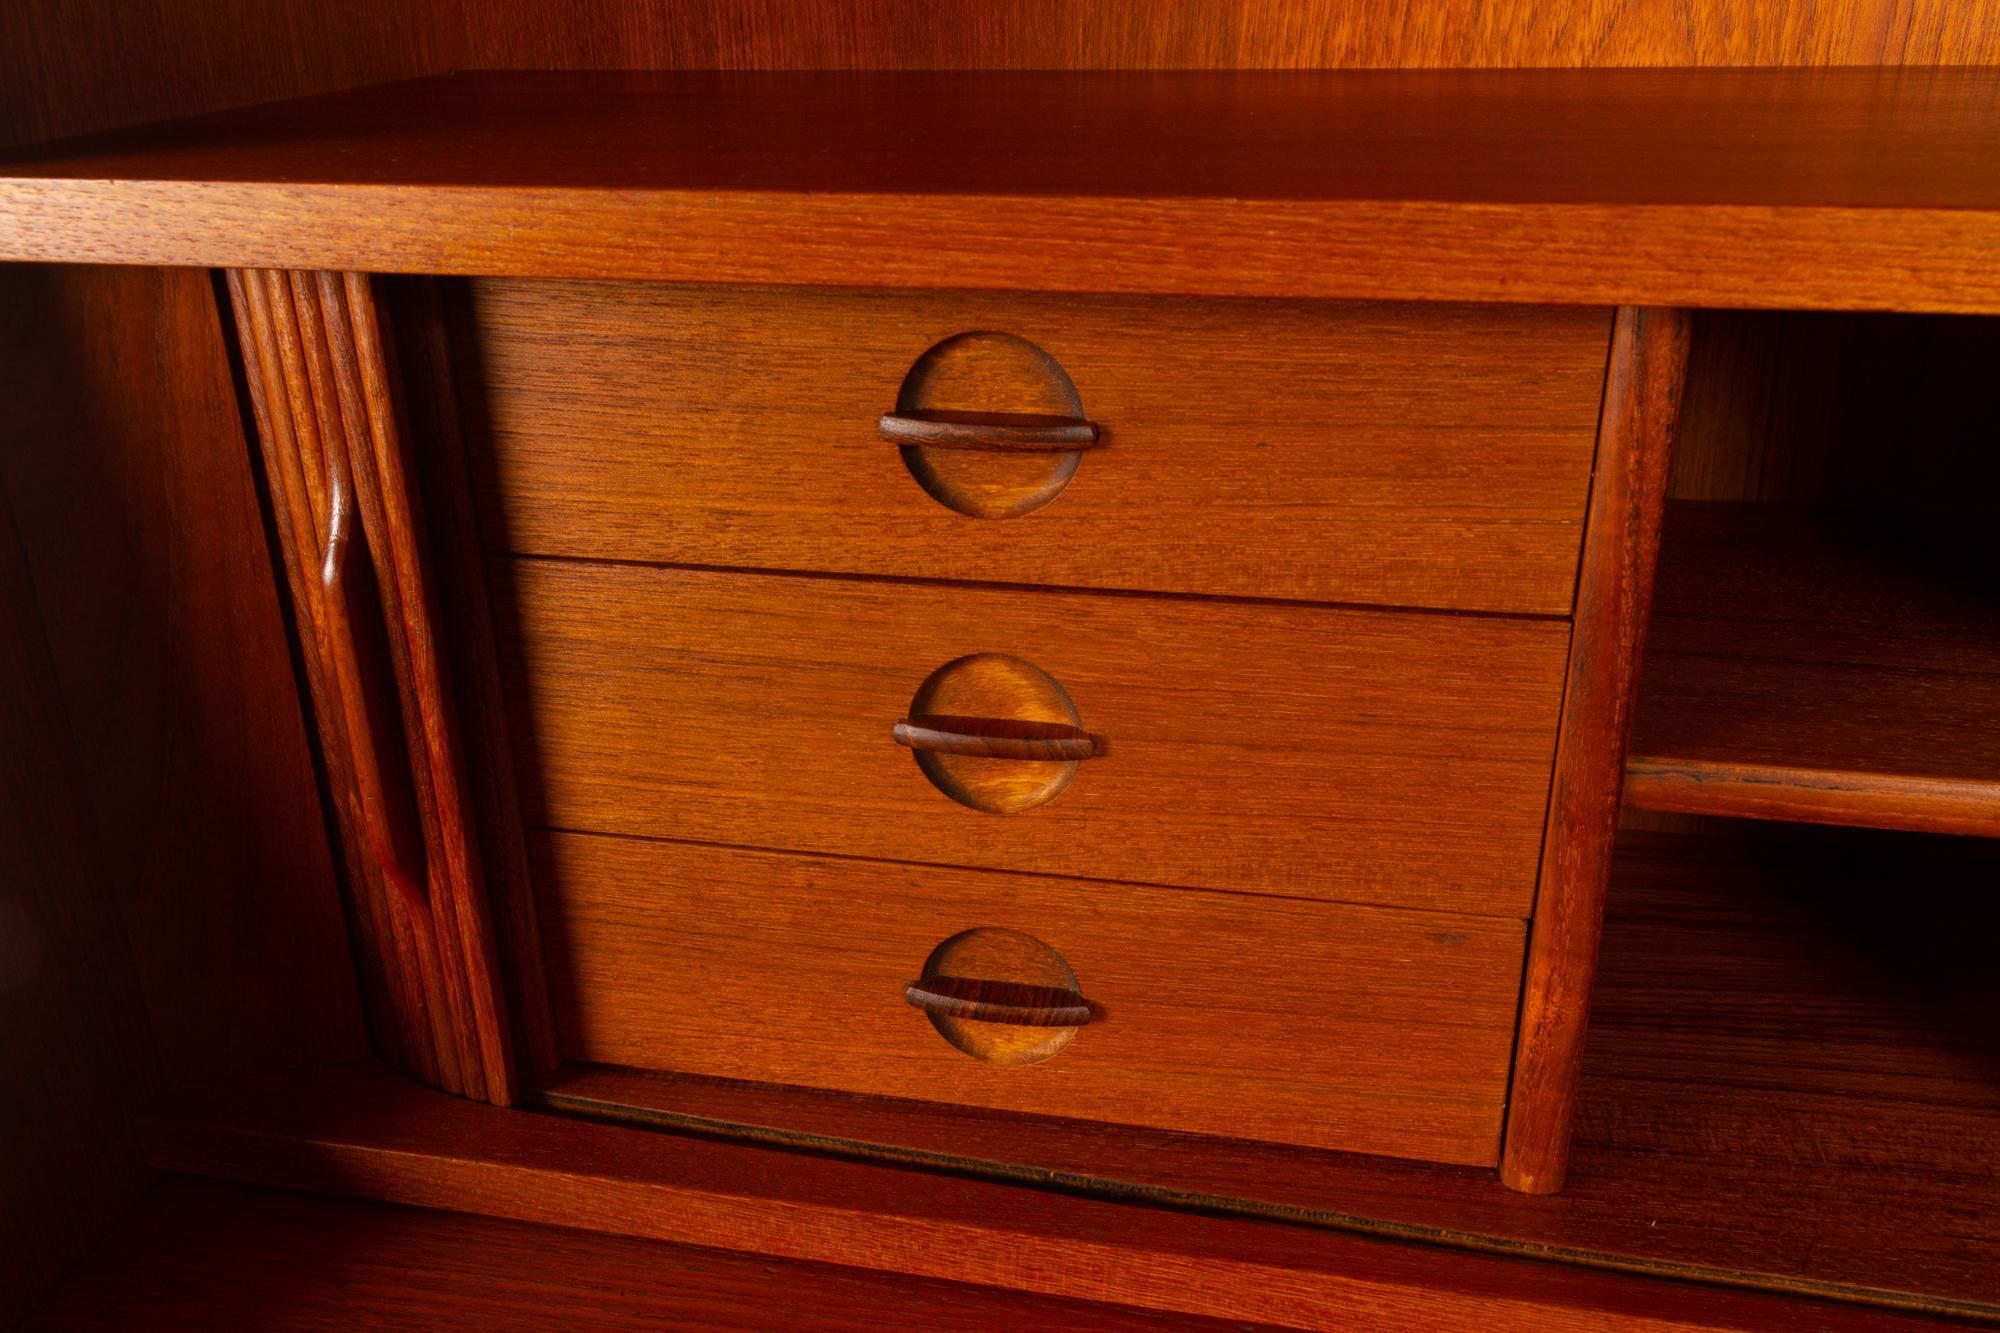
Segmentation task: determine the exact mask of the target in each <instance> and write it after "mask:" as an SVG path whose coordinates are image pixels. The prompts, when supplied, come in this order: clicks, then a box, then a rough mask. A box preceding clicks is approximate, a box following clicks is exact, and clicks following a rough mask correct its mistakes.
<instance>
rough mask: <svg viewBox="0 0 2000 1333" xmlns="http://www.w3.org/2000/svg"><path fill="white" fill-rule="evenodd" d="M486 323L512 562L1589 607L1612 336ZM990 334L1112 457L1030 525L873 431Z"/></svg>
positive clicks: (666, 315) (958, 303)
mask: <svg viewBox="0 0 2000 1333" xmlns="http://www.w3.org/2000/svg"><path fill="white" fill-rule="evenodd" d="M470 304H471V307H472V319H473V322H474V325H475V336H476V340H477V346H478V350H479V357H480V359H481V362H482V366H483V377H484V390H485V399H486V406H487V413H488V416H489V418H490V423H491V437H492V447H491V453H490V458H488V459H484V460H475V468H476V470H477V471H478V472H479V473H480V474H481V477H482V480H483V481H484V483H485V484H484V487H483V489H484V492H485V494H484V496H483V499H484V501H485V509H486V524H485V526H486V529H487V533H488V536H489V540H490V541H491V542H492V543H493V544H495V545H497V546H500V547H503V548H504V549H507V550H511V551H515V552H525V553H534V554H549V555H570V556H590V557H599V558H611V559H627V560H655V561H675V562H685V563H694V564H707V565H739V566H757V567H763V568H776V569H808V570H828V571H836V572H864V573H880V574H903V575H925V576H930V577H939V578H963V579H990V580H995V581H1000V582H1007V583H1035V584H1056V585H1065V584H1066V585H1073V586H1078V587H1103V588H1134V589H1147V590H1155V591H1165V592H1199V593H1222V594H1238V595H1248V596H1269V597H1297V598H1309V599H1314V600H1320V601H1334V602H1372V603H1387V604H1392V605H1406V606H1437V607H1453V608H1465V609H1475V610H1498V611H1525V612H1539V613H1545V614H1566V613H1567V612H1568V611H1569V609H1570V601H1571V597H1572V595H1573V593H1574V591H1575V588H1576V562H1577V550H1578V546H1579V542H1580V538H1581V534H1582V525H1583V507H1584V500H1585V497H1586V493H1587V492H1588V490H1589V481H1590V461H1591V451H1592V445H1593V442H1594V440H1595V437H1596V428H1597V412H1598V401H1599V398H1600V396H1601V394H1602V390H1603V384H1604V353H1605V346H1606V338H1607V336H1608V333H1609V329H1610V320H1609V318H1608V316H1607V315H1606V314H1605V312H1603V311H1601V310H1590V309H1571V308H1557V309H1548V308H1540V307H1470V306H1425V305H1370V304H1349V303H1344V302H1292V301H1204V300H1158V299H1155V300H1147V299H1143V298H1130V297H1123V298H1120V297H1082V296H1072V297H1061V296H1019V297H1006V296H982V295H978V294H974V293H929V292H893V291H852V290H833V291H826V290H813V289H798V288H794V289H777V290H773V289H746V288H722V287H672V286H660V285H612V284H578V283H532V282H507V281H487V282H478V283H475V284H472V287H471V295H470ZM975 330H998V331H1004V332H1006V333H1010V334H1014V335H1016V336H1018V337H1022V338H1026V339H1027V340H1029V341H1030V342H1033V343H1034V344H1036V345H1037V346H1039V347H1040V348H1042V349H1043V350H1044V351H1046V352H1048V353H1049V354H1050V355H1052V356H1053V357H1054V358H1055V359H1056V360H1057V361H1058V362H1059V363H1060V364H1061V365H1062V367H1063V368H1064V369H1065V370H1066V371H1067V372H1068V374H1069V377H1070V379H1071V380H1073V381H1074V383H1075V385H1076V388H1077V391H1078V392H1079V394H1080V395H1081V397H1082V400H1083V407H1084V411H1085V412H1086V413H1087V414H1088V416H1089V418H1090V420H1092V421H1093V422H1095V423H1097V425H1098V426H1099V428H1100V430H1101V431H1102V439H1103V443H1102V444H1101V446H1100V447H1098V448H1096V449H1094V450H1092V451H1090V452H1089V453H1088V454H1086V455H1085V457H1084V458H1083V461H1082V464H1081V466H1080V468H1079V469H1078V471H1077V473H1076V475H1075V477H1074V478H1073V479H1072V480H1071V482H1070V484H1069V486H1068V488H1067V489H1066V490H1064V491H1063V493H1062V494H1061V496H1060V497H1059V498H1058V499H1056V500H1055V501H1054V502H1053V503H1051V504H1049V505H1048V506H1047V507H1045V508H1042V509H1038V510H1036V511H1035V512H1033V513H1030V514H1026V515H1022V516H1020V517H1016V518H1008V519H993V518H970V517H966V516H964V515H962V514H959V513H956V512H954V511H953V510H951V509H949V508H947V507H946V506H945V505H943V504H940V503H938V502H937V501H935V500H933V499H932V498H931V497H930V496H928V495H926V494H925V493H924V491H923V490H922V489H921V488H920V487H919V486H918V484H917V483H916V482H915V481H914V480H913V479H912V477H911V475H910V473H909V472H908V470H907V469H906V468H905V467H904V464H903V461H902V456H901V453H900V451H898V450H897V449H896V448H894V447H893V446H891V445H889V444H886V443H884V441H883V440H882V438H881V436H880V434H879V433H878V431H877V429H876V420H877V418H878V417H879V416H880V415H881V414H882V413H884V412H887V411H890V410H891V409H893V408H895V407H896V400H897V389H898V387H899V386H900V385H901V384H902V382H903V378H904V376H905V374H906V373H908V372H909V370H910V368H911V365H912V363H913V362H915V361H916V360H917V359H918V358H919V357H920V356H922V355H923V353H924V352H925V351H926V350H927V349H929V348H931V347H933V346H934V345H936V344H938V343H941V342H943V341H944V340H945V339H947V338H950V337H952V336H953V335H956V334H960V333H965V332H970V331H975ZM1007 387H1008V386H1006V385H1004V384H1003V385H1001V386H997V387H996V388H995V389H994V390H993V392H995V393H1005V392H1006V390H1007ZM967 406H969V407H973V408H977V407H981V406H984V407H987V408H990V409H994V410H1003V411H1004V410H1015V409H1014V408H1013V405H1012V404H1011V403H1009V402H1000V401H994V402H985V403H982V402H972V403H968V404H967Z"/></svg>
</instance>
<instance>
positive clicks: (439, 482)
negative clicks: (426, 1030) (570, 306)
mask: <svg viewBox="0 0 2000 1333" xmlns="http://www.w3.org/2000/svg"><path fill="white" fill-rule="evenodd" d="M378 289H379V290H381V291H382V292H383V294H384V296H385V297H386V300H385V310H384V313H385V317H386V318H387V320H388V322H389V324H390V325H391V327H392V328H393V331H394V341H395V344H396V352H397V358H396V359H397V364H398V369H399V370H400V372H401V378H402V380H403V383H404V385H405V387H406V390H407V394H406V402H405V409H406V412H407V416H408V420H409V424H410V438H411V442H412V450H413V454H414V461H415V465H416V468H417V474H418V477H419V481H420V489H421V491H422V494H423V496H424V517H425V519H426V521H427V522H428V524H429V526H430V530H431V532H432V534H433V542H432V545H433V554H434V555H435V557H436V564H435V565H434V566H433V569H432V572H433V574H434V576H435V579H436V585H437V605H438V608H439V611H440V619H439V621H438V624H439V625H440V627H441V628H442V630H443V634H444V637H445V639H446V640H447V641H448V642H449V643H450V644H451V647H452V651H451V653H450V654H449V662H448V664H447V665H448V666H449V667H450V668H451V670H452V672H453V676H452V680H451V687H450V688H451V693H452V697H453V698H454V699H455V700H456V702H457V704H458V709H459V717H460V719H461V721H462V723H463V730H462V731H461V733H460V739H461V743H462V744H463V745H464V747H465V767H466V770H467V772H468V776H469V784H468V791H469V793H470V797H471V800H472V808H473V810H474V818H473V824H474V826H475V828H476V830H477V832H478V834H479V838H480V865H481V868H482V869H483V870H484V872H485V874H486V880H487V885H488V891H489V895H490V898H491V910H492V921H493V927H494V932H495V936H496V944H497V946H498V949H499V952H500V956H501V958H502V959H503V960H504V961H503V965H502V967H501V972H502V978H501V980H502V984H503V986H504V989H505V992H506V996H507V1016H508V1020H509V1025H510V1027H511V1028H512V1029H513V1032H514V1035H515V1039H516V1041H517V1042H518V1043H519V1047H520V1050H519V1056H520V1059H521V1061H522V1063H523V1065H524V1067H526V1068H527V1069H530V1070H534V1071H544V1070H549V1069H553V1068H555V1067H556V1066H557V1065H558V1064H559V1063H561V1059H562V1056H561V1053H560V1051H558V1050H557V1048H556V1035H555V1020H554V1018H553V1017H552V1016H551V1014H550V1011H549V997H548V985H547V982H546V979H545V978H544V975H543V965H542V945H541V936H540V929H539V926H538V924H537V922H536V920H535V904H534V894H533V891H532V889H531V888H530V887H529V883H528V853H527V846H526V844H525V842H524V841H523V837H522V826H521V798H520V792H519V789H518V787H517V786H516V783H515V775H514V748H513V744H512V741H511V740H510V738H509V736H508V734H507V709H506V704H505V701H504V700H503V698H502V696H501V689H500V670H499V664H498V661H497V658H496V656H495V635H494V627H493V626H494V620H493V611H492V604H491V601H490V599H489V594H488V589H487V581H486V561H485V559H484V557H483V556H482V554H481V550H480V542H479V533H478V523H477V519H476V517H475V514H474V507H473V500H472V493H471V478H470V474H469V473H468V471H467V458H466V453H467V447H468V437H470V438H471V439H472V440H478V439H481V438H483V436H484V433H485V424H484V423H485V415H484V412H483V410H482V402H481V398H480V395H479V393H478V391H477V388H476V381H475V380H474V376H473V374H472V372H471V370H470V369H469V368H468V366H467V364H466V358H467V354H468V351H469V349H470V348H471V347H472V345H473V338H472V335H471V333H470V331H469V329H468V326H467V322H466V321H465V319H464V318H463V317H462V315H463V312H462V311H455V310H454V309H453V307H452V306H451V304H450V302H449V301H448V299H447V294H448V293H447V290H446V288H445V287H444V285H443V284H440V283H437V282H434V281H432V280H430V279H424V278H415V279H400V280H395V281H390V282H381V283H378ZM468 384H474V385H475V387H473V388H471V389H470V390H469V391H468V389H467V388H466V386H467V385H468Z"/></svg>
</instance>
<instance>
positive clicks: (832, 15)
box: [0, 0, 2000, 144]
mask: <svg viewBox="0 0 2000 1333" xmlns="http://www.w3.org/2000/svg"><path fill="white" fill-rule="evenodd" d="M0 43H3V44H4V47H5V50H6V51H7V53H8V56H9V60H10V62H11V68H12V70H13V71H14V73H15V75H16V77H14V78H11V79H9V80H8V82H7V83H6V84H5V85H4V86H0V144H12V143H23V142H29V141H33V140H37V139H53V138H57V137H60V136H63V135H70V134H79V133H87V132H91V131H96V130H102V129H111V128H115V127H117V126H120V125H129V124H138V123H141V122H144V121H149V120H160V119H164V118H166V117H169V116H178V115H188V114H192V113H196V112H202V111H214V110H218V109H221V108H223V107H229V106H239V105H243V104H245V103H249V102H256V101H263V100H267V99H270V98H274V97H291V96H297V95H300V94H304V93H312V92H320V91H324V90H326V89H330V88H339V87H346V86H351V85H353V84H358V83H366V82H370V81H374V80H380V79H393V78H402V77H407V76H411V75H417V74H435V73H445V72H447V71H450V70H454V69H494V68H502V67H505V68H530V69H532V68H601V69H846V68H869V69H993V68H1014V69H1058V68H1068V69H1134V68H1151V69H1190V68H1197V69H1310V68H1338V67H1350V68H1352V67H1406V68H1419V69H1425V68H1439V67H1452V66H1466V65H1471V66H1492V67H1498V68H1511V67H1519V66H1551V65H1575V66H1614V65H1960V64H1969V65H1991V64H2000V24H1996V22H1995V20H1994V18H1993V16H1992V15H1991V14H1990V13H1988V12H1987V11H1986V10H1985V8H1984V7H1982V6H1978V5H1957V4H1951V3H1948V2H1947V0H1842V2H1841V3H1837V4H1826V3H1808V2H1807V0H1787V2H1786V3H1774V4H1762V5H1759V6H1757V7H1756V9H1754V10H1747V11H1746V10H1744V9H1742V8H1741V7H1738V6H1731V5H1728V4H1724V3H1717V2H1716V0H1706V2H1705V3H1702V4H1695V5H1667V4H1664V3H1661V2H1660V0H1644V2H1643V3H1637V4H1633V3H1621V4H1614V3H1604V2H1603V0H1596V2H1594V3H1590V4H1586V5H1578V6H1570V7H1567V8H1565V10H1564V11H1563V12H1562V13H1561V14H1560V15H1556V14H1550V13H1548V12H1547V11H1545V10H1543V9H1540V8H1538V7H1536V6H1533V5H1529V4H1523V3H1508V4H1496V5H1487V6H1483V7H1479V8H1476V9H1475V8H1466V9H1444V8H1440V9H1437V10H1435V11H1426V12H1423V13H1421V14H1417V15H1412V14H1411V13H1410V12H1409V11H1408V10H1407V9H1406V8H1405V7H1403V6H1401V5H1399V4H1393V3H1388V0H1369V3H1365V4H1334V3H1328V2H1327V0H1311V2H1303V3H1302V2H1300V0H1292V2H1291V3H1287V4H1284V5H1270V6H1263V5H1260V6H1254V7H1246V6H1242V5H1237V4H1233V3H1230V2H1229V0H1174V3H1170V4H1161V3H1151V2H1149V0H1058V2H1056V3H1046V2H1044V3H1022V2H1021V0H1012V2H1011V3H1008V4H1005V5H993V4H986V3H977V4H972V3H964V2H963V0H958V2H956V3H935V2H932V3H926V2H925V0H841V2H840V3H827V4H815V5H811V6H804V7H798V6H774V5H771V4H769V3H766V2H765V0H676V3H673V4H668V3H665V0H644V2H643V3H632V2H629V0H620V2H619V3H614V4H607V3H604V0H589V2H588V3H564V4H550V3H547V0H507V2H506V3H500V2H498V0H492V2H490V3H484V4H481V5H479V6H478V7H477V8H476V9H475V8H468V7H466V6H465V5H463V4H460V3H457V2H456V0H425V2H424V3H417V4H395V5H391V4H381V3H372V2H368V3H349V4H343V5H340V6H337V7H328V6H323V5H307V4H296V3H286V4H279V3H256V2H250V0H203V2H202V3H199V4H164V3H147V4H124V5H120V6H118V7H117V8H116V9H115V10H111V11H105V12H99V11H95V10H85V9H80V8H78V7H77V6H74V5H65V4H63V3H61V2H60V0H22V2H21V3H17V4H13V5H10V6H8V7H7V9H6V10H5V11H4V12H0Z"/></svg>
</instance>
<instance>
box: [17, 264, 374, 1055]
mask: <svg viewBox="0 0 2000 1333" xmlns="http://www.w3.org/2000/svg"><path fill="white" fill-rule="evenodd" d="M224 345H225V344H224V334H223V330H222V327H221V322H220V320H219V319H218V315H217V310H216V299H215V293H214V290H213V288H212V287H211V286H210V284H209V282H208V280H207V278H206V276H205V275H203V274H197V273H153V272H144V271H138V270H125V269H69V270H34V269H23V268H14V269H9V270H7V271H5V272H4V273H0V346H4V348H5V349H6V350H5V354H4V356H3V357H0V360H4V361H5V363H6V368H5V370H4V372H0V376H4V380H5V384H6V398H7V401H8V403H9V404H10V429H9V430H8V431H7V432H6V434H5V436H4V441H3V442H0V478H4V480H5V483H6V486H7V488H8V490H9V491H10V492H11V493H12V494H13V495H15V496H17V497H20V498H19V500H18V501H17V514H18V531H19V534H20V540H21V552H22V556H23V558H24V559H25V560H26V561H27V570H28V577H29V578H30V579H31V580H32V583H33V590H34V597H35V599H36V603H37V605H38V607H39V619H40V621H41V623H42V626H43V633H44V634H45V636H46V642H47V649H48V652H49V656H50V661H51V666H52V670H53V671H54V673H55V677H54V679H55V681H56V685H55V688H56V690H57V695H58V698H59V701H60V703H59V707H60V711H59V717H60V718H61V721H62V726H63V730H64V732H65V734H66V736H67V737H68V739H67V741H66V742H65V743H66V744H67V745H68V746H69V747H70V749H71V753H72V754H73V755H74V757H75V762H76V764H77V766H78V768H77V771H78V777H79V781H80V782H81V784H82V787H81V790H82V791H83V793H84V794H85V799H86V802H87V807H88V811H89V822H90V827H91V830H92V836H93V839H94V841H95V843H96V848H97V850H96V855H97V856H98V857H99V858H100V860H101V863H102V865H103V867H104V870H105V873H106V874H107V875H108V876H109V882H110V883H111V884H115V885H116V886H117V887H116V889H115V890H114V891H113V893H112V900H113V909H114V910H115V911H116V912H117V913H118V914H119V915H120V916H121V918H122V919H123V920H124V921H125V922H126V930H127V933H128V935H129V938H130V941H131V953H132V957H133V960H134V962H135V964H136V966H137V968H138V972H139V977H140V981H141V985H142V987H143V991H144V995H145V1001H146V1017H145V1021H146V1022H147V1023H148V1024H149V1025H150V1026H151V1029H152V1041H153V1043H154V1045H155V1046H156V1047H157V1049H158V1052H159V1058H160V1062H161V1066H162V1069H163V1071H164V1073H165V1075H166V1076H167V1077H169V1078H212V1077H219V1076H224V1075H228V1074H232V1073H250V1072H256V1071H263V1070H277V1069H288V1068H296V1067H298V1066H299V1065H303V1064H314V1063H325V1062H328V1061H341V1060H353V1059H358V1058H360V1057H361V1056H363V1055H365V1054H366V1052H367V1044H366V1043H367V1038H366V1033H365V1031H364V1029H363V1026H362V1022H361V1012H360V1006H359V1004H358V1002H357V1000H356V996H355V989H354V981H353V969H352V963H351V961H350V958H349V953H348V947H347V941H346V938H345V933H344V928H343V926H342V920H341V910H340V898H339V893H338V889H337V887H336V884H335V880H334V873H333V864H332V860H331V854H330V851H329V848H328V845H327V837H326V826H325V823H324V820H323V817H322V815H321V813H320V809H319V791H318V786H317V783H316V781H315V778H314V774H313V770H312V763H311V755H310V750H309V748H308V743H307V738H306V732H305V724H304V720H303V718H302V717H301V715H300V711H299V705H298V698H297V693H296V685H295V683H294V676H293V670H292V662H291V658H290V653H289V651H288V646H287V642H286V628H285V623H284V619H283V613H282V610H281V608H280V605H279V600H278V594H277V588H276V579H275V577H274V573H273V569H272V564H271V558H270V554H269V551H268V549H267V547H266V544H265V536H264V532H263V528H262V525H261V522H260V520H259V503H258V496H257V491H256V479H255V473H254V470H253V466H252V463H251V459H250V454H249V446H248V445H247V443H246V441H245V439H244V431H243V423H242V418H241V415H240V413H239V409H238V404H237V400H236V394H235V391H234V387H233V385H232V383H231V380H230V376H229V371H228V366H227V364H226V363H225V362H224V361H223V360H222V359H221V358H222V352H223V348H224ZM203 350H205V351H206V353H207V354H208V355H209V359H207V360H204V359H202V358H201V355H200V354H199V353H200V352H201V351H203ZM182 355H187V356H189V357H190V358H192V364H191V365H188V366H182V365H180V364H179V362H178V358H179V357H181V356H182ZM279 886H283V887H282V891H278V887H279Z"/></svg>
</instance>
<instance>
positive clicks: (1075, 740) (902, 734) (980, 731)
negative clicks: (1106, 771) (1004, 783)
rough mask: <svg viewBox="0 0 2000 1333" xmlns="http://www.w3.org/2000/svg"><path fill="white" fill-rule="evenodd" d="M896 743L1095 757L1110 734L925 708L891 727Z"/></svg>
mask: <svg viewBox="0 0 2000 1333" xmlns="http://www.w3.org/2000/svg"><path fill="white" fill-rule="evenodd" d="M890 734H891V735H893V736H894V737H895V738H896V744H898V745H907V746H909V747H910V748H911V749H912V750H925V751H928V752H929V753H931V754H965V755H976V756H978V757H979V758H981V759H1027V760H1036V759H1056V760H1072V761H1074V760H1082V759H1095V758H1096V757H1097V756H1098V755H1100V754H1103V753H1104V750H1105V745H1104V738H1103V737H1102V736H1093V735H1091V734H1090V733H1089V732H1087V731H1085V730H1084V729H1083V728H1082V727H1073V726H1071V725H1069V724H1068V723H1067V722H1030V721H1026V720H1024V719H1022V718H1015V717H963V716H958V715H955V714H950V713H920V714H918V715H916V716H915V717H906V718H904V719H903V720H902V721H900V722H898V723H897V724H896V725H895V726H894V727H893V728H891V731H890Z"/></svg>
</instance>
